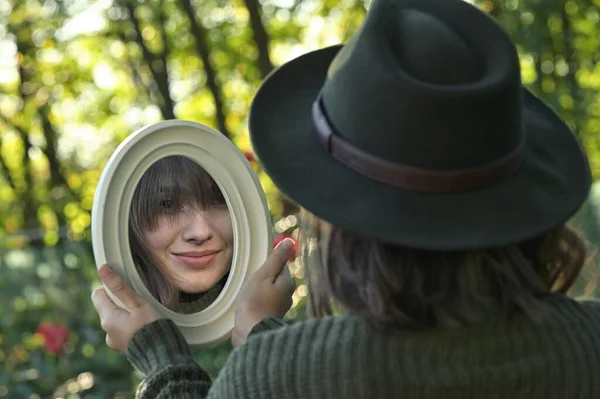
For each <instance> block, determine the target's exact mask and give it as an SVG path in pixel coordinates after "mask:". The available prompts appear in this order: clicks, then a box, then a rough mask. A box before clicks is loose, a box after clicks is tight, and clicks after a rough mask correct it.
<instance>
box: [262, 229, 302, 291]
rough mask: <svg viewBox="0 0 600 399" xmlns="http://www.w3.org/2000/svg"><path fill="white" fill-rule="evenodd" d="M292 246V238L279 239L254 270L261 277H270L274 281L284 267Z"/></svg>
mask: <svg viewBox="0 0 600 399" xmlns="http://www.w3.org/2000/svg"><path fill="white" fill-rule="evenodd" d="M293 248H294V240H292V239H291V238H286V239H285V240H283V241H281V242H280V243H279V244H278V245H277V246H276V247H275V249H273V251H272V252H271V254H270V255H269V256H268V257H267V260H266V261H265V263H264V264H263V265H262V267H261V268H260V269H258V271H257V272H256V273H257V274H259V275H260V276H261V278H264V279H267V278H271V279H272V281H275V279H276V278H277V276H278V275H279V274H280V273H281V270H283V268H284V267H285V265H286V263H287V261H288V259H289V257H290V254H291V251H292V249H293Z"/></svg>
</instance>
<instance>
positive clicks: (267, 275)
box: [231, 238, 296, 347]
mask: <svg viewBox="0 0 600 399" xmlns="http://www.w3.org/2000/svg"><path fill="white" fill-rule="evenodd" d="M293 247H294V241H293V240H292V239H290V238H286V239H285V240H283V241H282V242H281V243H279V245H277V247H275V249H274V250H273V251H272V252H271V254H270V255H269V257H268V258H267V260H266V261H265V263H264V264H263V265H262V266H261V268H260V269H258V270H257V271H256V272H255V273H254V274H253V275H252V276H251V277H250V279H249V280H248V281H247V282H246V283H245V284H244V286H243V287H242V289H241V291H240V294H239V297H238V302H237V306H236V310H235V325H234V327H233V332H232V336H231V342H232V345H233V346H234V347H237V346H238V345H240V344H242V343H243V342H244V341H246V338H247V337H248V334H249V333H250V331H251V330H252V328H253V327H254V326H255V325H256V324H258V323H259V322H261V321H262V320H263V319H265V318H267V317H283V316H284V315H285V313H286V312H287V311H288V310H289V309H290V307H291V306H292V294H293V293H294V290H295V289H296V282H295V281H294V279H293V278H292V276H291V275H290V272H289V270H288V269H287V267H286V264H287V261H288V259H289V257H290V253H291V251H292V249H293Z"/></svg>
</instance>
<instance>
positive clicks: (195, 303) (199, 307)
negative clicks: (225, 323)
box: [177, 273, 229, 314]
mask: <svg viewBox="0 0 600 399" xmlns="http://www.w3.org/2000/svg"><path fill="white" fill-rule="evenodd" d="M228 276H229V273H227V274H226V275H225V277H223V278H222V279H221V280H220V281H218V282H217V283H216V284H215V285H214V286H213V287H212V288H211V289H209V290H208V291H205V292H200V293H195V294H189V293H185V292H181V293H180V294H179V309H177V311H178V312H179V313H183V314H192V313H198V312H201V311H203V310H204V309H206V308H207V307H209V306H210V305H212V303H213V302H214V301H215V300H216V299H217V298H218V297H219V295H220V294H221V291H223V287H225V283H226V282H227V278H228Z"/></svg>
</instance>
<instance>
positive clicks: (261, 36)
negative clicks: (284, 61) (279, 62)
mask: <svg viewBox="0 0 600 399" xmlns="http://www.w3.org/2000/svg"><path fill="white" fill-rule="evenodd" d="M244 3H245V4H246V9H248V13H249V14H250V26H251V28H252V34H253V36H254V41H255V42H256V47H257V49H258V69H259V71H260V75H261V77H262V78H263V79H264V78H266V77H267V75H268V74H269V73H270V72H271V71H272V70H273V63H272V62H271V57H270V56H269V35H268V34H267V30H266V29H265V26H264V24H263V22H262V18H261V14H262V13H261V9H260V4H259V3H258V0H244Z"/></svg>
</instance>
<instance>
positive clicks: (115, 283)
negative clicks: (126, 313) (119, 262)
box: [98, 265, 141, 309]
mask: <svg viewBox="0 0 600 399" xmlns="http://www.w3.org/2000/svg"><path fill="white" fill-rule="evenodd" d="M98 274H99V275H100V279H101V280H102V282H103V283H104V285H106V288H108V289H109V290H110V291H111V292H112V293H113V294H114V295H115V296H116V297H117V298H118V299H119V300H120V301H121V302H122V303H123V305H125V307H126V308H127V309H136V308H138V307H140V306H141V302H140V301H139V300H138V297H137V296H136V295H135V294H134V293H133V292H132V291H131V289H130V288H129V287H128V286H127V284H125V281H123V279H122V278H121V276H119V274H118V273H117V272H115V271H114V270H113V269H112V268H111V267H110V266H108V265H102V267H100V270H99V271H98ZM104 294H105V295H106V293H104ZM111 302H112V301H111ZM113 304H114V303H113Z"/></svg>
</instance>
